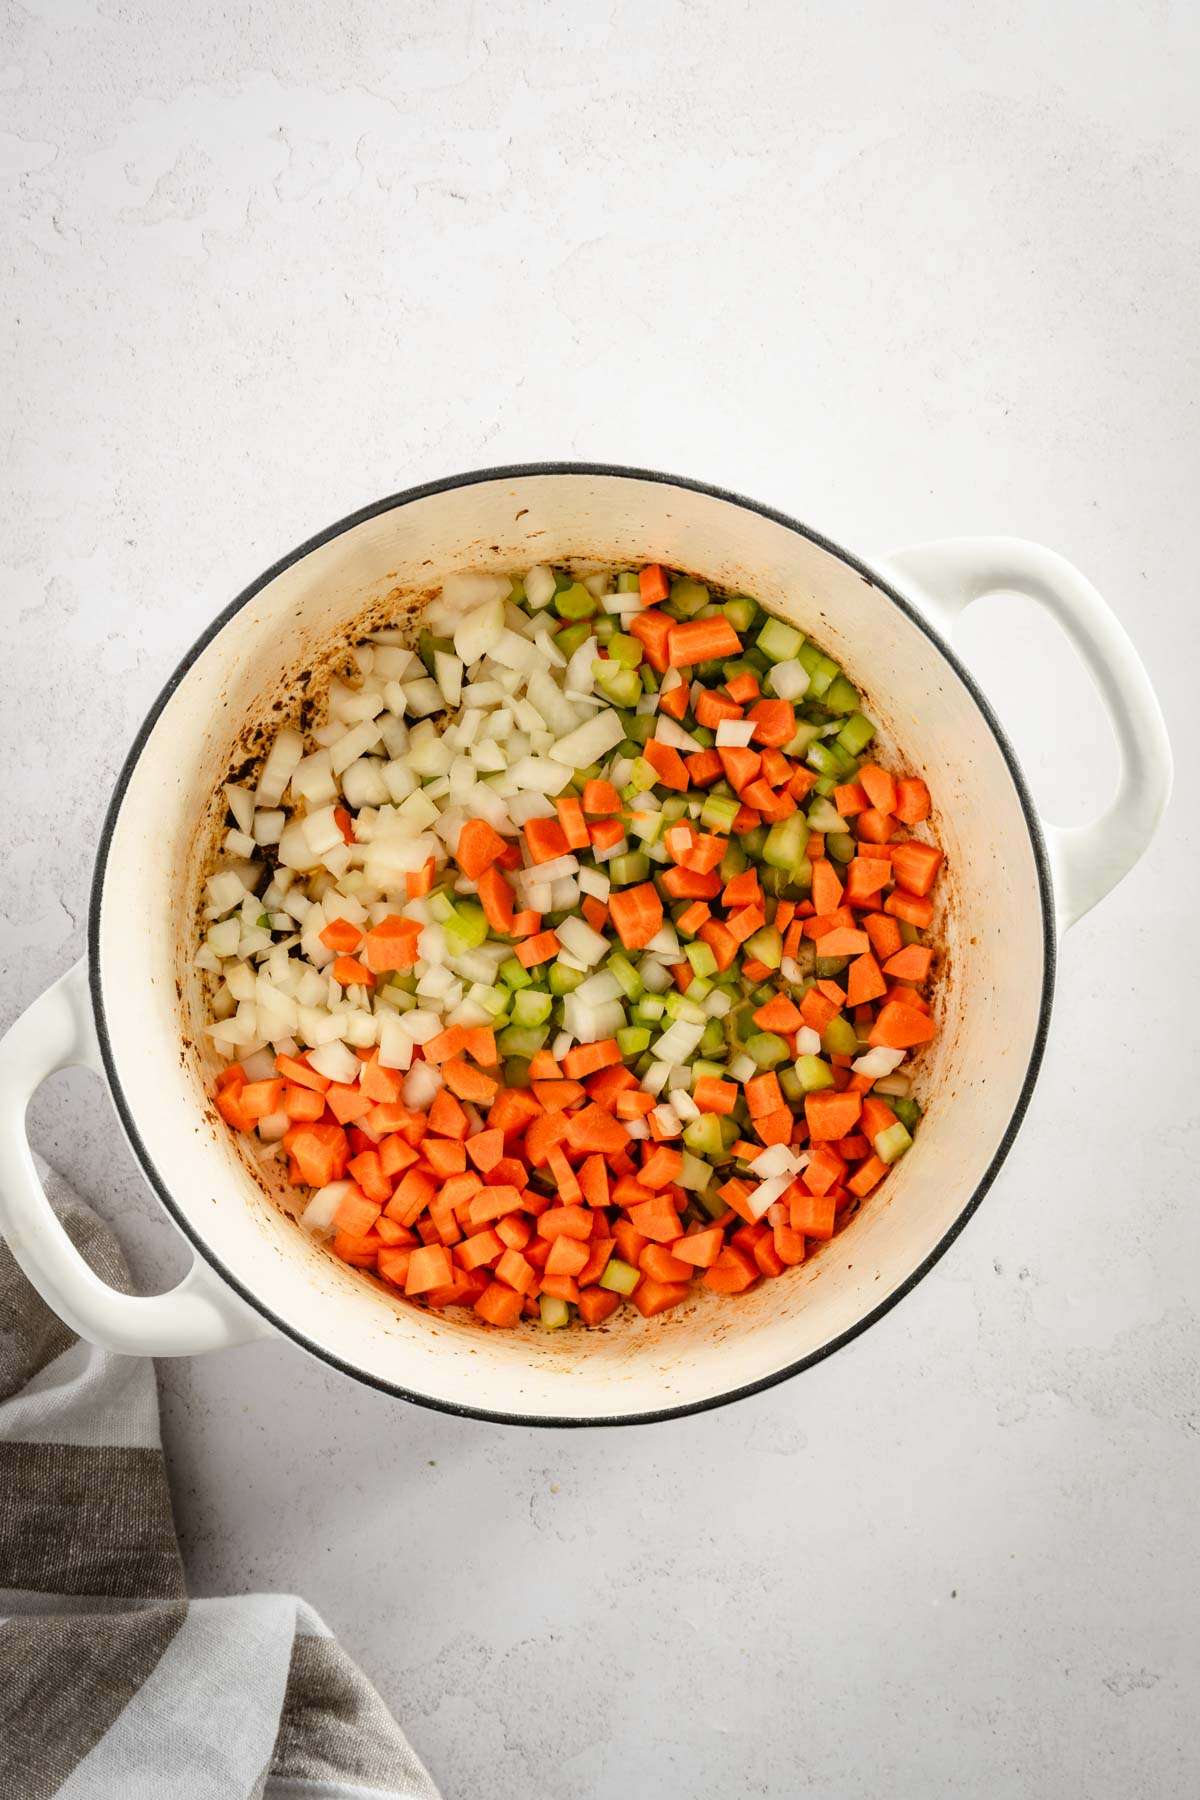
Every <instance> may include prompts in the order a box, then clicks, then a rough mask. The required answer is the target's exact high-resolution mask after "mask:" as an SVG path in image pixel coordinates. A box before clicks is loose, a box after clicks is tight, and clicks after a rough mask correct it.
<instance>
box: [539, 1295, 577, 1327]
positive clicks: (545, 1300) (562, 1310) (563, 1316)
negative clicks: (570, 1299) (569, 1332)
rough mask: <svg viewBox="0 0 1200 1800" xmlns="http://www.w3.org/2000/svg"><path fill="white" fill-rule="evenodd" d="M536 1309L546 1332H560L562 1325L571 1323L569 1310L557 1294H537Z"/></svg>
mask: <svg viewBox="0 0 1200 1800" xmlns="http://www.w3.org/2000/svg"><path fill="white" fill-rule="evenodd" d="M538 1308H539V1311H540V1312H541V1315H542V1324H543V1326H544V1327H545V1328H546V1330H547V1331H561V1330H562V1328H563V1326H564V1325H569V1324H570V1322H571V1309H570V1307H569V1306H568V1305H567V1303H566V1301H565V1300H560V1299H559V1298H558V1296H557V1294H539V1295H538Z"/></svg>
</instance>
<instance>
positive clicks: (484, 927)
mask: <svg viewBox="0 0 1200 1800" xmlns="http://www.w3.org/2000/svg"><path fill="white" fill-rule="evenodd" d="M442 930H443V931H444V932H445V934H446V937H447V940H448V941H449V943H450V945H451V947H453V946H454V945H461V946H462V948H463V949H464V950H478V948H479V946H480V944H482V943H483V942H484V940H485V939H486V937H487V934H488V922H487V916H486V914H485V913H484V910H483V908H482V906H475V905H474V904H473V903H472V902H471V901H470V900H460V901H459V902H458V904H457V905H456V907H455V909H454V917H453V918H452V919H447V920H446V922H445V924H444V925H443V926H442Z"/></svg>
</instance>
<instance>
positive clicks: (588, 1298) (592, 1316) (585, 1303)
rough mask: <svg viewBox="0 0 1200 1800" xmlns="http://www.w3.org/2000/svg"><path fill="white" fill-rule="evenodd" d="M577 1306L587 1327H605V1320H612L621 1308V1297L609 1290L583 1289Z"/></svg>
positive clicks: (580, 1291)
mask: <svg viewBox="0 0 1200 1800" xmlns="http://www.w3.org/2000/svg"><path fill="white" fill-rule="evenodd" d="M576 1304H577V1306H578V1308H579V1317H580V1318H581V1319H582V1320H583V1322H584V1324H585V1325H603V1323H604V1321H605V1319H611V1318H612V1316H613V1314H614V1313H615V1312H616V1310H617V1308H618V1306H620V1304H621V1296H620V1294H614V1293H610V1292H609V1290H608V1289H607V1288H602V1287H586V1288H585V1287H581V1288H580V1290H579V1299H578V1301H577V1302H576Z"/></svg>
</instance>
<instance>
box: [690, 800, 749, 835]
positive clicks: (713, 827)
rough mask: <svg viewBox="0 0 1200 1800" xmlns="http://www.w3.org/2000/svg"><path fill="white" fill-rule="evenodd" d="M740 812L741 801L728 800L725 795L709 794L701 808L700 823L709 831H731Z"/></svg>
mask: <svg viewBox="0 0 1200 1800" xmlns="http://www.w3.org/2000/svg"><path fill="white" fill-rule="evenodd" d="M740 810H741V804H740V802H739V801H737V800H735V799H733V798H729V799H726V798H725V796H724V795H723V794H708V795H706V796H705V800H704V805H703V806H702V807H701V808H700V823H701V824H702V825H703V826H705V827H706V829H707V830H709V831H730V830H731V829H732V827H733V821H734V820H735V819H736V818H737V816H738V813H739V811H740Z"/></svg>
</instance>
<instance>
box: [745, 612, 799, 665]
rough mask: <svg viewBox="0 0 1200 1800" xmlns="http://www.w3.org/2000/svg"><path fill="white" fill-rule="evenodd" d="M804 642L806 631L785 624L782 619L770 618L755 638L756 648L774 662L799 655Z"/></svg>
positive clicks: (784, 660)
mask: <svg viewBox="0 0 1200 1800" xmlns="http://www.w3.org/2000/svg"><path fill="white" fill-rule="evenodd" d="M803 642H804V633H803V632H801V631H796V630H795V629H794V627H793V626H791V625H785V624H784V622H783V620H782V619H768V620H767V622H766V624H765V625H764V626H763V628H762V630H761V631H760V632H759V634H758V637H757V638H756V639H755V645H756V648H757V649H759V650H761V651H762V653H763V655H764V656H766V657H769V658H770V660H771V661H772V662H786V661H787V660H788V658H789V657H792V656H797V655H798V654H799V652H800V646H801V644H803Z"/></svg>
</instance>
